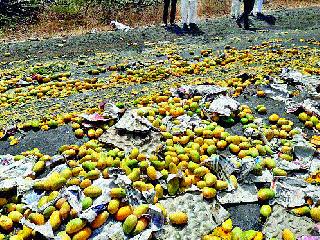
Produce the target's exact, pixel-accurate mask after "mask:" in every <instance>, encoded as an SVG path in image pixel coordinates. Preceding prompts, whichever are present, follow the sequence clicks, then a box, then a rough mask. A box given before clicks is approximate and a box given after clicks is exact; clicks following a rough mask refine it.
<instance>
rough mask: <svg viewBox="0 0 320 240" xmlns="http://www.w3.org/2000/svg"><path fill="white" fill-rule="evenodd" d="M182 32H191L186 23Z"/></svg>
mask: <svg viewBox="0 0 320 240" xmlns="http://www.w3.org/2000/svg"><path fill="white" fill-rule="evenodd" d="M182 32H183V33H189V32H190V28H189V26H188V24H186V23H184V24H183V27H182Z"/></svg>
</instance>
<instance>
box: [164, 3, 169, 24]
mask: <svg viewBox="0 0 320 240" xmlns="http://www.w3.org/2000/svg"><path fill="white" fill-rule="evenodd" d="M163 3H164V4H163V17H162V20H163V23H164V24H165V25H167V24H168V15H169V5H170V0H163Z"/></svg>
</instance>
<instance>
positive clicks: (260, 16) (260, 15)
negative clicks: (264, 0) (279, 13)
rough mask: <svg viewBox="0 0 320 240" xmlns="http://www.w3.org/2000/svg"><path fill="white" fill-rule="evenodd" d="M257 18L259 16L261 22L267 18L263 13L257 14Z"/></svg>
mask: <svg viewBox="0 0 320 240" xmlns="http://www.w3.org/2000/svg"><path fill="white" fill-rule="evenodd" d="M256 16H257V19H259V20H264V17H265V16H264V15H263V14H262V13H261V12H257V14H256Z"/></svg>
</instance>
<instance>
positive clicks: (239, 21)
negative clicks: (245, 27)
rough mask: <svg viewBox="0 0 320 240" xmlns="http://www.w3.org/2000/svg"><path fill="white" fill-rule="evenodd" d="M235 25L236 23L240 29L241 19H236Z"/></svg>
mask: <svg viewBox="0 0 320 240" xmlns="http://www.w3.org/2000/svg"><path fill="white" fill-rule="evenodd" d="M236 23H237V25H238V27H239V28H242V25H241V19H240V18H237V20H236Z"/></svg>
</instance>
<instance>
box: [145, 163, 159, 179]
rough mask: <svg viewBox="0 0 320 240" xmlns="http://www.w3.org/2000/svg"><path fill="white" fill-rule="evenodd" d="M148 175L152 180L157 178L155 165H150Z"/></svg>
mask: <svg viewBox="0 0 320 240" xmlns="http://www.w3.org/2000/svg"><path fill="white" fill-rule="evenodd" d="M147 175H148V177H149V178H150V179H151V180H156V179H157V171H156V169H155V168H154V166H149V167H148V168H147Z"/></svg>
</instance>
